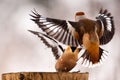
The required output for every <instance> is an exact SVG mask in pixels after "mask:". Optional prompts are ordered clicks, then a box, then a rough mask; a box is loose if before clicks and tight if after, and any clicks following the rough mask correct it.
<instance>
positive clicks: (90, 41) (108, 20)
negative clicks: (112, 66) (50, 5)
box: [31, 9, 115, 64]
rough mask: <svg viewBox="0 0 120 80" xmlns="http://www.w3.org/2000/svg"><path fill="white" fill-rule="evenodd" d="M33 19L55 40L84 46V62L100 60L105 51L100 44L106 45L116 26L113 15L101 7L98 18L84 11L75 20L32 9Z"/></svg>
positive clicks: (75, 45) (77, 14) (78, 13)
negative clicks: (58, 17)
mask: <svg viewBox="0 0 120 80" xmlns="http://www.w3.org/2000/svg"><path fill="white" fill-rule="evenodd" d="M32 13H33V14H31V16H32V19H31V20H33V21H34V22H35V23H36V24H37V25H38V26H39V28H41V29H42V30H43V31H44V32H45V33H46V34H47V35H49V36H51V37H52V38H54V39H55V40H57V41H59V42H61V43H63V44H66V45H70V46H73V47H78V46H82V47H83V48H84V49H85V52H84V53H83V54H82V56H81V57H82V58H83V62H84V61H85V59H86V60H88V61H89V62H92V64H96V63H98V62H100V60H101V56H102V55H103V53H104V52H105V50H104V49H102V48H101V47H100V45H105V44H107V43H108V42H110V41H111V39H112V38H113V35H114V32H115V28H114V21H113V16H112V15H111V13H109V12H108V11H107V10H106V9H105V10H103V9H101V10H100V11H99V13H98V16H97V17H96V20H91V19H89V18H86V17H85V13H84V12H77V13H76V14H75V21H67V20H60V19H54V18H48V17H44V16H42V15H40V14H38V13H37V11H36V10H34V11H32Z"/></svg>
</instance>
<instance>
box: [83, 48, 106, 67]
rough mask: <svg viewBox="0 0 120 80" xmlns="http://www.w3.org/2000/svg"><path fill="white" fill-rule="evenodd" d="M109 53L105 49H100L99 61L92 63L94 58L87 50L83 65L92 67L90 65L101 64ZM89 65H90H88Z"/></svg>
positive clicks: (84, 54)
mask: <svg viewBox="0 0 120 80" xmlns="http://www.w3.org/2000/svg"><path fill="white" fill-rule="evenodd" d="M107 54H108V51H105V50H104V49H102V48H100V47H99V58H98V61H92V59H91V58H92V57H91V56H90V55H89V53H88V51H87V50H85V52H84V53H83V54H82V56H81V58H82V64H84V65H85V64H87V66H89V65H90V63H92V65H94V64H97V63H101V62H102V60H103V59H104V58H105V56H108V55H107ZM88 63H89V64H88Z"/></svg>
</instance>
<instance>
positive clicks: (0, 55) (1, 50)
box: [0, 0, 120, 80]
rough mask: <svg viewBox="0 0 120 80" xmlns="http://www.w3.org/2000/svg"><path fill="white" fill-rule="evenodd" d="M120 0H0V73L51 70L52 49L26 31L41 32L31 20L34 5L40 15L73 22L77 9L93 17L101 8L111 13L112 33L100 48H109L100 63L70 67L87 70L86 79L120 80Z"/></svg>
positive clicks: (52, 69)
mask: <svg viewBox="0 0 120 80" xmlns="http://www.w3.org/2000/svg"><path fill="white" fill-rule="evenodd" d="M119 3H120V0H0V75H1V74H3V73H9V72H21V71H24V72H26V71H30V72H31V71H36V72H42V71H43V72H51V71H52V72H54V71H55V69H54V64H55V59H54V57H53V55H52V54H51V53H52V52H51V49H49V48H47V47H46V46H45V45H44V44H43V43H42V41H40V39H38V37H36V36H34V35H33V34H31V33H29V32H28V31H27V30H37V31H41V30H40V29H39V28H38V27H37V25H36V24H35V23H34V22H32V21H31V20H30V18H31V17H30V16H29V14H31V10H34V8H35V9H36V10H37V11H38V13H40V14H41V15H44V16H47V17H52V18H58V19H66V20H73V21H74V14H75V12H77V11H84V12H85V13H86V16H87V17H88V18H91V19H95V17H96V16H97V14H98V12H99V10H100V8H105V9H108V11H109V12H111V13H112V15H113V16H114V21H115V28H116V30H115V35H114V37H113V39H112V41H111V42H109V43H108V44H107V45H105V46H101V47H103V48H104V49H105V50H107V51H109V52H110V53H109V56H108V58H107V59H106V60H105V61H104V62H103V64H102V65H100V66H97V67H95V68H87V67H83V66H81V65H80V64H79V63H78V65H77V66H76V67H75V68H74V69H73V70H72V71H77V70H80V71H82V72H89V74H90V75H89V80H119V78H120V76H119V74H120V50H119V49H120V42H119V41H120V35H119V34H120V28H119V25H120V15H119V12H120V9H119V7H120V6H119V5H120V4H119Z"/></svg>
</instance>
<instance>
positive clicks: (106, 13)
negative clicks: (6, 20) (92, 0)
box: [99, 8, 113, 19]
mask: <svg viewBox="0 0 120 80" xmlns="http://www.w3.org/2000/svg"><path fill="white" fill-rule="evenodd" d="M99 14H104V15H106V16H107V17H110V18H111V17H112V18H113V16H111V13H110V12H108V10H107V9H103V8H101V9H100V11H99ZM112 18H111V19H112Z"/></svg>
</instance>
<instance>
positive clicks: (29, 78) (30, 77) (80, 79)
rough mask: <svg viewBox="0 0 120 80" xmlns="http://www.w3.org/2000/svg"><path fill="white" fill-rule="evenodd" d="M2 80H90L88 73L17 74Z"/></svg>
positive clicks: (8, 75)
mask: <svg viewBox="0 0 120 80" xmlns="http://www.w3.org/2000/svg"><path fill="white" fill-rule="evenodd" d="M2 80H88V73H77V72H17V73H5V74H2Z"/></svg>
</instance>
